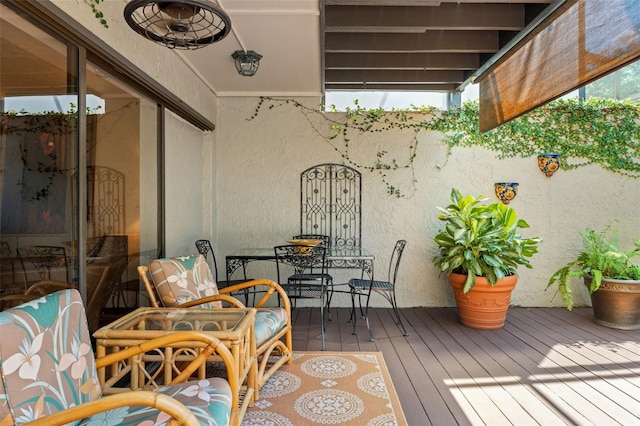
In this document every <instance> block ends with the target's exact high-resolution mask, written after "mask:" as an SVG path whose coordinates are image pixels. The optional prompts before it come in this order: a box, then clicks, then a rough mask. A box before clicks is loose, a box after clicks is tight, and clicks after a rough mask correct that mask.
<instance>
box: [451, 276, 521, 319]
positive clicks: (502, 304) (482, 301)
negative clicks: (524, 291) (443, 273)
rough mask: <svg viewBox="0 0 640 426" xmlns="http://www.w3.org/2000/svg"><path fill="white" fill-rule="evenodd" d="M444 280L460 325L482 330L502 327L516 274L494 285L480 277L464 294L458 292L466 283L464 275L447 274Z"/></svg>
mask: <svg viewBox="0 0 640 426" xmlns="http://www.w3.org/2000/svg"><path fill="white" fill-rule="evenodd" d="M448 277H449V284H451V286H452V287H453V291H454V295H455V298H456V304H457V306H458V316H459V318H460V322H461V323H462V324H464V325H466V326H468V327H471V328H478V329H483V330H494V329H498V328H502V327H503V326H504V322H505V320H506V318H507V310H508V309H509V303H510V302H511V292H512V291H513V289H514V288H515V287H516V283H517V282H518V276H517V275H511V276H509V277H506V278H504V279H503V280H499V281H498V282H497V283H496V285H495V286H491V285H489V283H488V282H487V280H486V278H484V277H476V284H475V285H474V286H473V288H472V289H471V290H470V291H469V292H467V293H465V292H463V291H462V289H463V288H464V283H465V281H466V280H467V276H466V275H462V274H456V273H451V274H449V276H448Z"/></svg>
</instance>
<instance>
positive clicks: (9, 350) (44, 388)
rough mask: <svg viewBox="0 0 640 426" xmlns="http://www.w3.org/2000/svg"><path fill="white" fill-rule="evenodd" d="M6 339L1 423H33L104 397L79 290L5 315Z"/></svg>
mask: <svg viewBox="0 0 640 426" xmlns="http://www.w3.org/2000/svg"><path fill="white" fill-rule="evenodd" d="M0 336H2V339H1V340H0V372H1V373H2V374H1V375H0V377H1V380H2V381H3V383H1V384H2V388H0V424H16V425H19V424H23V423H27V422H29V421H31V420H33V419H35V418H37V417H41V416H42V415H46V414H51V413H54V412H58V411H60V410H61V409H64V408H68V407H71V406H75V405H78V404H81V403H83V402H88V401H92V400H95V399H97V398H99V397H100V394H101V391H100V386H99V385H98V378H97V375H96V369H95V359H94V357H93V351H92V348H91V345H90V342H91V340H90V336H89V329H88V327H87V320H86V316H85V311H84V306H83V304H82V299H81V297H80V293H78V291H77V290H74V289H71V290H63V291H59V292H57V293H53V294H50V295H48V296H45V297H42V298H40V299H36V300H33V301H31V302H28V303H25V304H23V305H20V306H17V307H15V308H12V309H7V310H6V311H4V312H0Z"/></svg>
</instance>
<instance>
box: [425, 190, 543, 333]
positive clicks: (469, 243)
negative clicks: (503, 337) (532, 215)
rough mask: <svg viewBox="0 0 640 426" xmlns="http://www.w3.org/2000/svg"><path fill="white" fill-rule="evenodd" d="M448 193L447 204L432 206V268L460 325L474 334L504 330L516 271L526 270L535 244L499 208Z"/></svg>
mask: <svg viewBox="0 0 640 426" xmlns="http://www.w3.org/2000/svg"><path fill="white" fill-rule="evenodd" d="M484 201H486V198H484V197H482V196H479V197H473V196H463V195H462V194H461V193H460V191H459V190H457V189H455V188H453V189H452V191H451V204H449V205H448V206H447V207H446V208H442V207H438V210H440V212H441V214H439V215H438V219H439V220H440V221H442V223H443V225H444V226H443V228H442V229H441V230H440V231H439V232H438V234H437V235H436V236H435V238H434V241H435V243H436V244H437V245H438V248H439V250H440V253H439V254H438V255H437V256H436V257H435V258H434V259H433V261H434V264H435V265H436V266H437V267H438V268H440V270H442V271H443V272H446V273H447V274H448V279H449V284H451V286H452V287H453V288H454V294H455V298H456V304H457V306H458V315H459V317H460V322H461V323H462V324H464V325H467V326H469V327H473V328H480V329H496V328H501V327H502V326H503V325H504V322H505V319H506V315H507V310H508V308H509V303H510V301H511V292H512V290H513V289H514V288H515V285H516V283H517V280H518V277H517V275H516V270H517V268H518V267H519V266H524V267H527V268H531V267H532V266H531V263H530V262H529V258H530V257H532V256H533V255H534V254H535V253H537V251H538V244H539V243H540V242H541V239H540V238H538V237H529V238H527V237H524V236H522V235H521V234H520V233H519V230H520V229H521V228H529V224H528V223H527V222H526V221H525V220H523V219H518V217H517V215H516V212H515V210H514V209H513V208H512V207H507V206H506V205H504V204H502V203H493V204H483V202H484Z"/></svg>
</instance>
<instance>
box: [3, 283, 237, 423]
mask: <svg viewBox="0 0 640 426" xmlns="http://www.w3.org/2000/svg"><path fill="white" fill-rule="evenodd" d="M0 336H2V340H0V373H1V374H0V380H1V382H0V386H1V387H0V424H3V425H4V424H15V425H21V424H26V423H28V422H29V421H31V420H34V419H36V418H40V417H42V416H45V415H47V414H50V413H54V412H58V411H60V410H64V409H65V408H68V407H72V406H75V405H78V404H82V403H83V402H88V401H92V400H95V399H99V398H100V397H101V390H100V386H99V385H98V378H97V373H96V368H95V359H94V356H93V351H92V348H91V346H90V344H89V342H90V338H89V329H88V326H87V319H86V315H85V311H84V306H83V304H82V299H81V297H80V293H78V291H77V290H73V289H70V290H64V291H60V292H57V293H53V294H50V295H48V296H45V297H42V298H40V299H36V300H33V301H31V302H28V303H25V304H23V305H20V306H17V307H15V308H12V309H8V310H6V311H4V312H0ZM154 391H156V392H162V393H164V394H167V395H169V396H172V397H175V398H176V399H177V400H179V401H180V402H182V403H183V404H185V405H186V406H187V408H189V409H191V411H192V412H193V413H194V415H195V416H196V417H197V418H198V420H199V421H200V423H201V424H203V425H226V424H228V423H229V418H230V414H231V389H230V387H229V384H228V383H227V381H226V380H224V379H221V378H211V379H206V380H200V381H193V382H185V383H181V384H177V385H172V386H166V387H159V388H156V389H154ZM167 420H169V417H168V415H167V414H165V413H162V412H160V411H158V410H157V409H154V408H151V407H139V406H136V407H121V408H117V409H113V410H109V411H107V412H104V413H100V414H96V415H94V416H91V417H87V418H85V419H83V420H82V421H81V422H80V423H79V424H101V425H126V424H131V425H134V424H135V425H138V424H143V423H146V424H149V425H153V424H165V423H166V422H167Z"/></svg>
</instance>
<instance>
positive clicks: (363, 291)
mask: <svg viewBox="0 0 640 426" xmlns="http://www.w3.org/2000/svg"><path fill="white" fill-rule="evenodd" d="M406 245H407V241H406V240H398V241H397V242H396V245H395V247H394V248H393V252H392V253H391V259H390V260H389V270H388V272H387V281H378V280H374V279H373V278H374V277H373V274H372V276H371V279H365V278H364V277H361V278H352V279H350V280H349V288H350V289H351V318H352V321H353V334H356V302H355V299H356V296H357V297H358V302H359V305H360V315H361V316H362V318H364V319H365V321H366V323H367V330H368V331H369V340H370V341H372V342H375V339H374V338H373V334H372V333H371V326H370V325H369V299H370V298H371V293H373V292H375V293H379V294H381V295H382V296H383V297H384V298H385V299H387V301H388V302H389V303H390V304H391V307H392V308H393V314H394V316H395V323H396V325H397V326H398V327H400V329H401V330H402V334H403V336H407V335H408V333H407V330H406V329H405V328H404V324H403V323H402V318H401V317H400V311H399V310H398V304H397V302H396V280H397V278H398V269H399V268H400V259H401V258H402V252H403V251H404V248H405V246H406ZM363 297H366V305H365V308H364V311H363V309H362V298H363Z"/></svg>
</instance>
